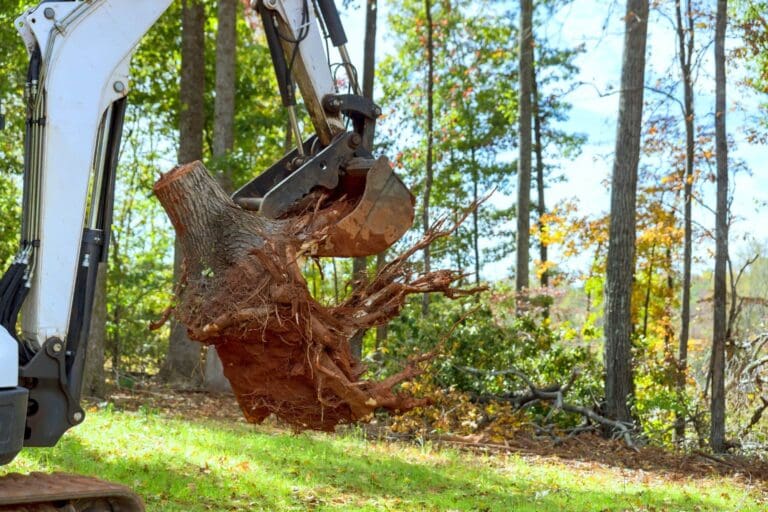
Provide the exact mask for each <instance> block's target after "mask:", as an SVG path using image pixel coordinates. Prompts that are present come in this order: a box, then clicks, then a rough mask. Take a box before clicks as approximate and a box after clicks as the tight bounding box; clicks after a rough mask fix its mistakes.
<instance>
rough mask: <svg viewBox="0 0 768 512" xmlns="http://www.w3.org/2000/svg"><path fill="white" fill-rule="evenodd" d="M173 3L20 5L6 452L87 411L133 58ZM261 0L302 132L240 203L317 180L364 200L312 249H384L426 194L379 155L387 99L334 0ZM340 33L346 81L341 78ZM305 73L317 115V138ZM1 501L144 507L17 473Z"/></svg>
mask: <svg viewBox="0 0 768 512" xmlns="http://www.w3.org/2000/svg"><path fill="white" fill-rule="evenodd" d="M170 4H171V0H61V1H51V0H44V1H42V2H41V3H40V4H39V5H37V6H35V7H32V8H30V9H28V10H26V11H25V12H24V13H23V14H22V15H21V16H19V17H18V18H17V19H16V20H15V28H16V30H17V31H18V33H19V34H20V36H21V38H22V39H23V41H24V44H25V46H26V49H27V52H28V55H29V67H28V73H27V79H26V84H25V98H24V101H25V104H26V112H27V116H26V132H25V137H24V169H23V197H22V226H21V239H20V247H19V251H18V253H17V254H16V256H15V258H14V259H13V262H12V264H11V266H10V268H9V269H8V271H7V272H6V273H5V274H4V275H3V276H2V279H0V465H5V464H8V463H9V462H11V461H12V460H13V459H14V457H15V456H16V455H17V454H18V453H19V452H20V451H21V450H22V448H23V447H50V446H54V445H55V444H56V443H57V442H58V441H59V439H60V438H61V437H62V435H63V434H64V433H65V432H66V431H67V430H69V429H70V428H72V427H74V426H77V425H78V424H80V423H82V422H83V421H84V420H85V411H84V410H83V408H82V406H81V404H80V399H81V385H82V381H83V368H84V362H85V353H86V347H87V343H88V327H89V320H90V316H91V309H92V304H93V297H94V288H95V280H96V271H97V268H98V264H99V263H100V262H105V261H106V256H107V248H108V245H109V236H110V225H111V221H112V209H113V203H114V196H115V179H116V169H117V165H118V155H119V148H120V140H121V134H122V131H123V120H124V116H125V111H126V105H127V101H126V97H127V94H128V90H129V86H130V60H131V57H132V55H133V53H134V51H135V50H136V47H137V45H138V44H139V43H140V42H141V39H142V37H143V36H144V35H145V34H146V33H147V31H149V30H150V29H151V28H152V26H153V25H154V24H155V23H156V21H157V20H158V18H159V17H160V16H161V15H162V14H163V13H164V12H165V11H166V10H167V8H168V7H169V5H170ZM250 7H251V9H252V13H253V14H254V15H255V16H258V17H260V18H261V21H262V24H263V28H264V36H265V38H266V41H267V46H268V47H269V51H270V55H271V57H272V62H273V64H274V69H275V72H276V76H277V83H278V86H279V92H280V96H281V99H282V104H283V106H284V107H285V108H286V109H287V112H288V116H289V119H290V125H291V130H292V133H293V140H294V141H296V142H297V143H296V147H295V149H293V150H292V151H290V152H289V153H288V154H286V155H285V156H284V157H283V158H282V159H280V160H279V161H278V162H277V163H275V164H274V165H273V166H272V167H271V168H269V169H267V170H266V171H265V172H263V173H261V174H260V175H259V176H257V177H256V178H255V179H253V180H252V181H250V182H249V183H247V184H246V185H244V186H243V187H242V188H240V189H239V190H238V191H237V192H235V193H234V194H233V200H234V202H235V203H236V204H237V205H238V206H239V207H241V208H243V209H244V210H250V211H258V212H259V213H260V214H261V215H264V216H267V217H269V218H275V219H276V218H285V217H290V216H291V215H292V211H293V210H295V206H296V205H297V204H299V203H300V202H301V201H302V199H304V198H305V197H306V196H307V195H308V194H310V193H313V192H317V191H318V190H322V191H323V193H324V194H327V197H338V198H343V200H345V201H349V200H350V198H352V199H353V200H355V201H356V203H355V204H356V206H355V207H354V209H353V210H352V211H351V213H350V214H349V215H348V216H347V217H345V218H343V219H342V220H341V221H340V222H338V223H337V224H336V225H335V226H334V229H332V230H331V231H330V232H329V233H328V236H327V237H326V238H325V239H324V241H323V242H322V243H320V244H318V245H317V247H315V248H314V249H313V250H314V255H316V256H338V257H354V256H366V255H373V254H378V253H380V252H382V251H383V250H384V249H386V248H387V247H389V246H390V245H392V244H393V243H394V242H396V241H397V240H398V239H399V238H400V237H401V236H402V235H403V234H404V233H405V231H406V230H407V229H408V228H410V226H411V224H412V222H413V213H414V211H413V209H414V199H413V196H412V195H411V193H410V192H409V191H408V189H407V188H406V187H405V186H404V185H403V183H402V182H401V181H400V179H399V178H398V177H397V176H396V175H395V174H394V173H393V171H392V168H391V166H390V165H389V163H388V162H387V160H386V158H383V157H382V158H378V159H375V158H374V157H373V155H372V152H371V147H368V146H369V144H370V141H371V139H372V134H373V130H374V124H375V122H376V119H377V118H378V117H379V116H380V114H381V110H380V108H379V107H378V106H377V105H376V104H374V103H373V102H372V101H371V100H370V99H369V98H365V97H363V96H362V94H361V92H360V86H359V84H358V79H357V75H356V72H355V69H354V67H353V66H352V63H351V61H350V57H349V53H348V49H347V38H346V35H345V33H344V29H343V27H342V24H341V20H340V16H339V13H338V11H337V9H336V6H335V5H334V2H333V0H257V1H254V2H253V4H251V6H250ZM327 40H330V43H328V41H327ZM330 46H334V47H335V48H336V49H337V51H338V55H339V56H340V60H341V62H340V63H339V64H336V65H335V66H336V67H337V68H341V69H344V70H346V74H347V80H346V83H345V84H341V85H340V83H339V82H340V81H337V80H336V78H335V73H334V70H333V67H334V64H333V63H331V62H329V58H330V57H329V55H330V52H329V49H330ZM296 86H298V89H299V91H300V93H301V96H302V98H303V106H304V108H305V109H306V112H307V114H308V117H309V119H310V120H311V124H312V127H313V132H314V134H313V135H312V136H311V137H309V138H305V137H304V136H303V131H302V128H301V126H300V119H299V118H300V116H299V114H298V113H297V100H296V94H295V89H296ZM342 89H343V90H342ZM245 102H246V100H242V103H243V104H245ZM244 107H245V105H244ZM0 510H30V511H32V510H34V511H42V510H67V511H85V510H88V511H107V510H112V511H116V510H120V511H130V512H135V511H141V510H144V506H143V504H142V503H141V500H140V499H139V498H138V497H137V496H136V495H135V494H134V493H132V492H131V491H130V490H129V489H127V488H125V487H122V486H119V485H115V484H110V483H106V482H102V481H99V480H96V479H92V478H87V477H82V476H74V475H63V474H31V475H16V474H10V475H6V476H4V477H0Z"/></svg>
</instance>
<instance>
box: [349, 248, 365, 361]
mask: <svg viewBox="0 0 768 512" xmlns="http://www.w3.org/2000/svg"><path fill="white" fill-rule="evenodd" d="M367 267H368V258H364V257H362V258H354V259H353V260H352V279H353V280H354V281H357V282H358V283H359V285H357V286H364V284H365V282H366V281H367V280H368V275H367V272H366V268H367ZM364 337H365V331H358V332H356V333H355V334H354V335H353V336H352V339H350V340H349V343H350V345H351V348H352V355H353V356H354V357H355V359H356V360H357V361H362V360H363V338H364Z"/></svg>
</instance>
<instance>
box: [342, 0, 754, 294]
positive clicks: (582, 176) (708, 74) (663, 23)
mask: <svg viewBox="0 0 768 512" xmlns="http://www.w3.org/2000/svg"><path fill="white" fill-rule="evenodd" d="M380 4H381V6H380V12H379V38H378V45H377V46H378V48H377V49H378V52H377V53H378V58H379V59H381V58H382V57H383V55H385V54H386V53H387V52H390V51H392V45H391V43H388V41H387V38H386V36H385V35H384V36H382V34H386V31H387V28H386V27H387V25H386V13H387V2H380ZM623 15H624V2H614V1H611V0H603V1H597V0H575V1H573V2H572V3H571V4H570V5H569V6H567V7H564V8H563V9H561V11H560V12H559V14H558V15H557V16H556V17H555V18H554V19H552V20H551V21H550V22H549V23H548V24H547V25H546V26H545V27H543V31H542V32H539V35H538V37H541V36H543V37H546V38H547V39H548V41H549V42H550V44H555V45H557V46H561V47H574V46H577V45H579V44H584V45H585V50H586V51H585V52H584V53H583V54H582V55H581V56H579V58H578V60H577V65H578V66H579V68H580V73H579V75H578V76H577V77H576V81H578V82H584V83H589V84H593V85H589V86H586V85H585V86H582V87H579V88H577V89H576V90H575V91H573V92H572V93H571V94H570V95H569V100H570V102H571V103H572V104H573V110H572V112H571V118H570V120H569V121H568V122H567V123H565V124H564V125H563V127H564V128H566V129H567V130H570V131H574V132H580V133H583V134H585V135H586V136H587V143H586V145H585V146H584V148H583V152H582V154H581V155H580V156H579V157H577V158H576V159H574V160H571V161H567V162H566V161H562V162H560V166H561V169H562V173H563V174H564V175H565V178H566V180H565V181H564V182H562V183H556V184H553V185H552V186H551V188H550V189H549V190H548V191H547V195H548V197H547V202H548V203H549V204H554V203H555V202H557V201H560V200H563V199H567V198H572V197H576V198H578V200H579V201H580V204H581V208H582V212H583V213H589V214H594V215H597V214H600V213H603V212H606V211H607V210H608V208H609V203H610V194H609V190H608V189H607V188H606V187H605V186H604V183H605V182H606V180H607V179H608V178H609V176H610V171H611V166H612V164H613V157H612V153H613V150H614V138H615V131H616V116H617V112H618V95H615V94H614V95H608V96H601V95H600V94H599V92H598V91H603V92H604V91H609V90H611V89H613V90H616V89H618V83H619V77H620V73H621V54H622V45H623V21H622V17H623ZM345 18H346V20H345V26H346V27H347V32H348V36H349V39H350V44H349V47H350V52H351V54H352V57H353V59H354V60H355V61H356V62H357V63H359V64H358V65H359V66H360V68H362V64H361V63H362V48H363V38H364V12H363V10H362V9H358V10H355V11H348V12H347V13H345ZM701 39H703V37H702V38H701ZM699 42H701V41H699ZM510 44H511V45H512V44H516V42H514V41H511V42H510ZM675 48H676V41H675V35H674V32H673V31H672V30H671V26H670V25H669V22H668V20H665V19H664V18H663V17H662V16H659V15H658V14H652V17H651V26H650V29H649V43H648V53H647V66H648V68H647V73H646V83H653V82H654V81H655V80H656V79H657V78H659V77H663V76H666V75H667V74H668V73H670V71H671V72H672V73H673V76H677V70H676V68H674V67H673V68H672V69H671V70H670V65H671V63H673V62H674V61H673V59H675V58H676V54H675ZM708 53H709V57H708V58H707V59H706V60H704V61H703V64H702V70H703V71H702V74H701V75H700V77H699V80H698V83H697V87H698V92H697V104H696V115H697V119H698V121H699V122H705V121H706V116H711V115H712V112H713V111H714V82H713V80H712V76H713V74H714V71H713V69H714V68H713V64H712V59H711V54H712V50H711V48H710V49H709V52H708ZM729 73H730V76H729V91H728V93H729V100H730V101H729V113H728V129H729V133H730V134H731V135H732V136H733V137H734V138H735V139H736V141H737V147H736V151H734V152H732V153H731V156H734V157H736V158H740V159H743V160H744V161H745V162H746V163H747V164H748V166H749V167H750V168H751V170H752V175H751V176H749V175H746V174H740V175H737V176H736V177H735V179H732V181H734V182H735V183H734V185H735V187H734V189H735V194H736V195H735V201H734V211H735V214H736V215H737V216H738V217H739V218H740V219H741V220H739V221H738V223H737V224H735V225H734V227H733V230H732V233H731V244H732V254H734V256H735V258H736V260H738V259H739V255H740V253H743V252H744V251H745V250H746V245H747V244H746V242H744V241H743V238H744V235H748V236H749V237H752V238H754V239H756V240H758V241H760V242H763V241H765V240H768V221H766V220H764V219H763V214H764V212H763V211H762V209H761V208H760V204H761V203H763V202H766V201H768V179H766V176H765V174H764V173H763V172H762V166H763V160H764V159H765V152H766V148H765V147H764V146H759V145H758V146H756V145H748V144H746V143H745V142H744V137H743V135H742V134H743V130H744V126H745V125H746V124H747V117H748V116H750V115H751V116H754V115H756V114H757V106H758V104H759V103H760V102H761V101H763V100H765V99H766V98H760V97H759V96H758V95H757V94H755V93H752V92H748V91H745V90H744V89H743V88H738V87H737V86H736V83H737V81H738V80H739V79H740V78H742V77H743V76H744V73H745V71H744V70H739V69H729ZM648 99H650V96H649V97H648ZM737 102H738V103H739V104H740V105H741V106H742V107H744V108H745V109H746V110H747V111H748V113H744V112H741V111H739V110H736V109H734V108H733V107H734V105H735V104H736V103H737ZM713 193H714V186H709V187H708V190H707V191H705V195H704V197H703V198H702V199H703V201H704V202H705V203H708V204H711V205H714V200H713ZM493 200H494V201H496V202H498V203H499V204H508V203H509V201H511V200H512V198H507V197H496V198H494V199H493ZM694 217H695V221H696V222H698V223H700V224H702V225H704V226H707V227H713V226H714V216H713V215H712V214H711V213H710V212H709V211H707V210H706V209H704V208H701V207H698V206H697V207H695V209H694ZM707 250H709V247H708V246H707V244H698V245H697V250H696V253H697V254H696V255H698V256H701V257H703V258H705V259H708V258H707V255H706V251H707ZM555 257H556V255H555ZM586 261H588V259H587V258H585V259H583V260H578V259H577V260H576V261H572V262H571V263H570V267H571V268H572V269H573V270H576V269H578V268H579V267H583V266H584V264H585V263H586ZM512 263H513V259H512V255H510V257H508V258H506V259H504V260H501V261H498V262H495V263H492V264H488V265H487V266H486V268H485V271H484V272H485V277H486V278H489V279H498V278H502V277H505V276H507V275H509V269H510V267H511V266H512ZM707 267H708V265H703V266H700V268H699V269H698V270H704V269H705V268H707Z"/></svg>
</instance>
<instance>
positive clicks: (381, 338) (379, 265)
mask: <svg viewBox="0 0 768 512" xmlns="http://www.w3.org/2000/svg"><path fill="white" fill-rule="evenodd" d="M386 264H387V253H386V252H382V253H380V254H377V255H376V273H377V274H378V273H379V272H381V271H382V270H383V269H384V266H385V265H386ZM388 335H389V325H388V324H382V325H380V326H378V327H377V328H376V350H378V349H379V347H381V346H382V345H383V344H384V342H385V341H386V340H387V336H388Z"/></svg>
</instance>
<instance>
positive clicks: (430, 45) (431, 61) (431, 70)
mask: <svg viewBox="0 0 768 512" xmlns="http://www.w3.org/2000/svg"><path fill="white" fill-rule="evenodd" d="M424 11H425V13H426V17H427V169H426V171H427V175H426V177H425V179H424V204H423V206H422V208H423V209H422V214H421V223H422V225H423V230H424V233H427V232H428V231H429V222H430V218H429V201H430V196H431V194H432V179H433V170H432V159H433V155H432V152H433V149H434V148H433V145H434V133H433V132H434V122H435V119H434V116H435V113H434V101H433V100H434V79H435V56H434V42H433V35H434V34H433V32H434V27H433V26H432V0H424ZM431 266H432V262H431V254H430V248H429V246H427V247H425V248H424V272H429V271H430V270H431ZM421 314H422V316H427V315H428V314H429V295H427V294H424V296H423V297H422V299H421Z"/></svg>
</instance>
